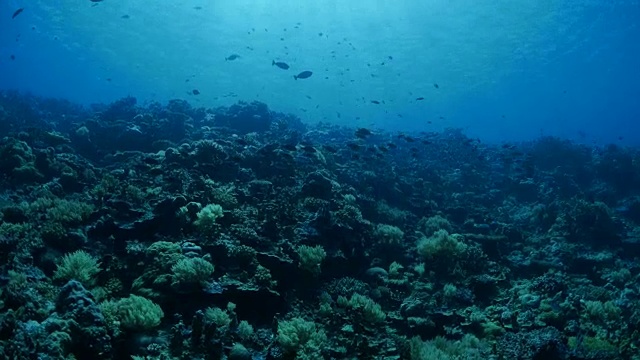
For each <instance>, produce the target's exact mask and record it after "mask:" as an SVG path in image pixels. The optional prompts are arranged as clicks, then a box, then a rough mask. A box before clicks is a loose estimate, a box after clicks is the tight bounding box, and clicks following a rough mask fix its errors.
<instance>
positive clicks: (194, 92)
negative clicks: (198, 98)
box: [191, 89, 200, 95]
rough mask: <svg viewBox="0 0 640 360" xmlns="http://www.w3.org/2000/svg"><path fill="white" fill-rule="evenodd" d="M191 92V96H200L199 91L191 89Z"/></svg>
mask: <svg viewBox="0 0 640 360" xmlns="http://www.w3.org/2000/svg"><path fill="white" fill-rule="evenodd" d="M191 92H192V93H193V95H200V90H198V89H193V90H192V91H191Z"/></svg>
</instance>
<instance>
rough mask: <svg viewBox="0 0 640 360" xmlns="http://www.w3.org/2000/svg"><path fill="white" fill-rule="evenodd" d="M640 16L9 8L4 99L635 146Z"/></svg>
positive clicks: (566, 5)
mask: <svg viewBox="0 0 640 360" xmlns="http://www.w3.org/2000/svg"><path fill="white" fill-rule="evenodd" d="M123 3H124V4H123ZM18 8H24V11H23V12H22V13H21V14H19V15H18V16H16V18H15V19H12V18H11V16H12V14H13V13H14V11H15V10H16V9H18ZM124 15H128V16H125V18H123V16H124ZM639 15H640V5H639V2H638V1H611V0H609V1H588V0H571V1H551V0H536V1H531V0H510V1H504V0H473V1H471V0H465V1H450V0H420V1H418V0H416V1H412V0H406V1H369V0H368V1H358V0H350V1H343V0H334V1H329V0H321V1H313V2H303V1H299V0H296V1H294V0H289V1H286V0H268V1H266V0H263V1H256V0H234V1H213V0H211V1H204V0H200V1H195V0H194V1H188V0H183V1H174V0H172V1H126V2H122V1H115V0H104V1H102V2H99V3H93V2H91V1H89V0H57V1H54V0H46V1H45V0H29V1H27V0H22V1H20V0H11V1H2V2H0V19H1V20H0V27H1V30H0V89H19V90H21V91H25V92H31V93H35V94H38V95H44V96H53V97H60V98H65V99H69V100H71V101H74V102H79V103H82V104H90V103H96V102H111V101H114V100H116V99H118V98H121V97H124V96H127V95H132V96H135V97H137V98H138V100H139V102H140V103H144V102H148V101H153V100H157V101H167V100H169V99H172V98H183V99H187V100H188V101H189V102H191V103H192V104H193V105H195V106H206V107H215V106H219V105H230V104H233V103H235V102H237V101H239V100H259V101H263V102H265V103H267V104H268V105H269V107H270V108H272V109H274V110H276V111H280V112H291V113H294V114H296V115H298V116H300V117H301V118H302V119H303V121H305V122H317V121H327V122H333V123H346V124H349V125H354V126H373V127H377V128H386V129H402V130H441V129H444V128H448V127H458V128H463V129H464V130H465V132H466V133H467V134H469V135H470V136H474V137H475V136H477V137H480V138H481V139H484V140H485V141H504V140H525V139H531V138H537V137H539V136H540V135H556V136H560V137H564V138H569V139H572V140H575V141H579V142H586V143H592V142H595V143H599V144H602V143H618V144H623V145H638V144H640V131H638V128H639V127H640V105H639V104H640V101H639V100H640V45H639V44H640V42H639V41H637V39H639V38H640V28H639V27H638V19H639V18H640V17H639ZM231 54H238V55H240V58H239V59H237V60H234V61H225V58H226V57H228V56H230V55H231ZM11 55H14V56H15V60H11V59H10V56H11ZM272 60H280V61H285V62H287V63H288V64H289V65H290V66H291V68H290V69H289V70H281V69H278V68H277V67H275V66H272ZM303 70H311V71H313V72H314V75H313V76H312V77H310V78H309V79H305V80H297V81H296V80H294V79H293V75H294V74H297V73H298V72H300V71H303ZM187 80H188V81H187ZM434 84H438V88H436V87H435V86H434ZM194 89H198V90H199V92H200V94H199V95H193V90H194ZM418 97H424V100H420V101H416V100H415V99H416V98H418ZM372 100H376V101H379V102H381V104H374V103H372V102H371V101H372Z"/></svg>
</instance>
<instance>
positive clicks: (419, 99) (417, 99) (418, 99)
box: [416, 96, 424, 101]
mask: <svg viewBox="0 0 640 360" xmlns="http://www.w3.org/2000/svg"><path fill="white" fill-rule="evenodd" d="M422 100H424V98H423V97H422V96H420V97H417V98H416V101H422Z"/></svg>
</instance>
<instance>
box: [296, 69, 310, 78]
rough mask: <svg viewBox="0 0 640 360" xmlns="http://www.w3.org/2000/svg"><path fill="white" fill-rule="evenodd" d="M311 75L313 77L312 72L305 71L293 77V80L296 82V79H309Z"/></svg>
mask: <svg viewBox="0 0 640 360" xmlns="http://www.w3.org/2000/svg"><path fill="white" fill-rule="evenodd" d="M311 75H313V72H311V71H309V70H307V71H303V72H301V73H300V74H298V75H293V78H294V79H296V80H298V79H307V78H309V77H311Z"/></svg>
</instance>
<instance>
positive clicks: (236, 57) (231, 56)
mask: <svg viewBox="0 0 640 360" xmlns="http://www.w3.org/2000/svg"><path fill="white" fill-rule="evenodd" d="M237 59H240V55H238V54H231V55H229V56H227V57H226V58H224V60H225V61H233V60H237Z"/></svg>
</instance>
